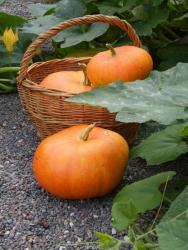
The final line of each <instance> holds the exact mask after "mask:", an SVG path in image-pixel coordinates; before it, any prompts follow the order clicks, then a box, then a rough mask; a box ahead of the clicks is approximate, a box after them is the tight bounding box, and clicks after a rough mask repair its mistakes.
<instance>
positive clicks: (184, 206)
mask: <svg viewBox="0 0 188 250" xmlns="http://www.w3.org/2000/svg"><path fill="white" fill-rule="evenodd" d="M187 212H188V186H186V187H185V188H184V190H183V192H181V193H180V194H179V195H178V197H177V198H176V199H175V200H174V201H173V202H172V204H171V206H170V208H169V210H168V211H167V212H166V214H165V215H164V216H163V218H162V222H165V221H168V220H171V219H174V218H175V219H176V220H187V219H188V213H187Z"/></svg>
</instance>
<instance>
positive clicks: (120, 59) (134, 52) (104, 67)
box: [87, 44, 153, 87]
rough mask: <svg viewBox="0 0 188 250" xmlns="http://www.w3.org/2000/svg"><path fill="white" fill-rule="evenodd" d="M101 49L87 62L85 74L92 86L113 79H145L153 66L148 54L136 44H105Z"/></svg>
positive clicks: (112, 80)
mask: <svg viewBox="0 0 188 250" xmlns="http://www.w3.org/2000/svg"><path fill="white" fill-rule="evenodd" d="M107 47H108V48H109V50H108V51H103V52H100V53H98V54H96V55H95V56H93V57H92V58H91V60H90V61H89V63H88V64H87V76H88V78H89V80H90V82H91V84H92V85H93V86H94V87H100V86H103V85H106V84H109V83H112V82H114V81H118V80H120V81H122V82H131V81H135V80H142V79H145V78H146V77H147V76H148V75H149V73H150V71H151V70H152V68H153V60H152V58H151V56H150V54H149V53H148V52H147V51H146V50H144V49H142V48H138V47H136V46H127V45H125V46H121V47H117V48H113V47H112V45H110V44H107Z"/></svg>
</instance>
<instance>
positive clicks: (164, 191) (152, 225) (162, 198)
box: [150, 176, 169, 230]
mask: <svg viewBox="0 0 188 250" xmlns="http://www.w3.org/2000/svg"><path fill="white" fill-rule="evenodd" d="M168 181H169V176H168V177H167V179H166V183H165V186H164V190H163V194H162V197H161V202H160V206H159V209H158V210H157V213H156V216H155V218H154V220H153V223H152V224H151V227H150V230H152V228H153V227H154V225H155V222H156V220H157V218H158V216H159V214H160V211H161V208H162V205H163V201H164V197H165V193H166V188H167V185H168Z"/></svg>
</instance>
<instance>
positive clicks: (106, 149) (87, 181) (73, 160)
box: [33, 124, 129, 199]
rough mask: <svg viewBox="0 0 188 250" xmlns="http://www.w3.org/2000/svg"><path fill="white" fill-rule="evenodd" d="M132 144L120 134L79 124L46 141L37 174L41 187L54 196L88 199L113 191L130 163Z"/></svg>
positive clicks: (38, 153) (39, 150)
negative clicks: (129, 155) (129, 152)
mask: <svg viewBox="0 0 188 250" xmlns="http://www.w3.org/2000/svg"><path fill="white" fill-rule="evenodd" d="M128 151H129V149H128V144H127V142H126V141H125V139H124V138H123V137H122V136H120V135H119V134H118V133H115V132H113V131H111V130H107V129H103V128H99V127H94V124H91V125H89V126H88V125H76V126H73V127H70V128H67V129H64V130H63V131H60V132H58V133H56V134H54V135H51V136H49V137H47V138H46V139H44V140H43V141H42V142H41V144H40V145H39V146H38V148H37V150H36V152H35V155H34V159H33V171H34V175H35V177H36V179H37V181H38V182H39V184H40V185H41V186H42V187H43V188H44V189H45V190H46V191H48V192H50V193H51V194H53V195H56V196H59V197H62V198H66V199H86V198H94V197H99V196H103V195H105V194H107V193H109V192H111V191H112V190H113V189H114V188H115V187H116V186H117V185H118V183H119V182H120V180H121V179H122V177H123V175H124V171H125V168H126V165H127V161H128Z"/></svg>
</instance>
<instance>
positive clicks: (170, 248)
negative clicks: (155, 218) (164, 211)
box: [157, 219, 188, 250]
mask: <svg viewBox="0 0 188 250" xmlns="http://www.w3.org/2000/svg"><path fill="white" fill-rule="evenodd" d="M157 235H158V239H159V245H160V249H161V250H179V249H181V250H187V249H188V240H187V235H188V219H187V220H185V221H183V220H169V221H167V222H163V223H160V224H159V225H158V226H157Z"/></svg>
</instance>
